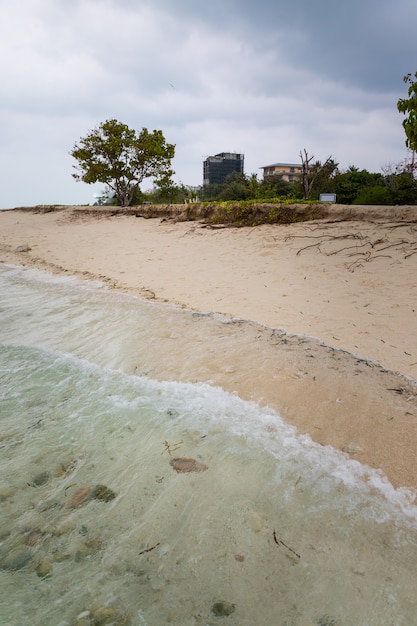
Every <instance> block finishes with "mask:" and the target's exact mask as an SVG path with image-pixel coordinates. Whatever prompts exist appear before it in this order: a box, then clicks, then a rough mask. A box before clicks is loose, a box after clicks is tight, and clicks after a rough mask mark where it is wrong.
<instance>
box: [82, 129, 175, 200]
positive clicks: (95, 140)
mask: <svg viewBox="0 0 417 626" xmlns="http://www.w3.org/2000/svg"><path fill="white" fill-rule="evenodd" d="M70 154H71V156H72V157H74V159H75V160H76V161H78V165H75V166H74V168H75V169H76V170H77V173H76V174H73V177H74V178H75V179H76V180H78V181H83V182H84V183H87V184H91V183H97V182H99V183H104V184H105V185H106V186H107V187H108V188H109V189H111V190H112V191H114V193H115V194H116V197H117V200H118V203H119V205H120V206H129V205H130V203H131V201H132V199H133V197H134V195H135V193H136V192H137V190H138V189H139V185H140V183H141V182H142V181H143V180H144V179H145V178H156V180H157V181H158V180H164V181H165V180H166V179H167V178H170V177H171V176H172V174H173V172H172V170H171V160H172V159H173V158H174V154H175V146H174V145H173V144H168V143H166V141H165V137H164V136H163V134H162V131H161V130H154V131H152V132H149V131H148V130H147V129H146V128H142V130H141V131H140V132H136V131H135V130H132V129H130V128H129V127H128V126H127V125H126V124H122V123H120V122H118V121H117V120H107V121H106V122H103V123H102V124H100V125H99V126H97V128H95V129H94V130H93V131H91V132H90V133H89V134H88V135H86V136H85V137H83V138H81V139H80V141H79V142H78V144H75V145H74V148H73V149H72V151H71V152H70Z"/></svg>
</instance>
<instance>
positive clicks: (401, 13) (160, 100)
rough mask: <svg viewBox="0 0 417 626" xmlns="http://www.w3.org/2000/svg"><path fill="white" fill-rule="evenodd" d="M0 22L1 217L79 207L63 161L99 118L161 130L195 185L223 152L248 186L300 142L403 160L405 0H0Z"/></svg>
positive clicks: (408, 30)
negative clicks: (19, 210)
mask: <svg viewBox="0 0 417 626" xmlns="http://www.w3.org/2000/svg"><path fill="white" fill-rule="evenodd" d="M0 23H1V25H2V34H1V37H0V68H1V69H0V76H1V88H0V180H1V190H0V208H3V209H4V208H12V207H17V206H28V205H34V204H92V203H93V202H94V195H95V194H100V193H101V192H102V191H103V188H104V187H103V185H100V184H95V185H86V184H85V183H82V182H77V181H75V180H74V178H73V177H72V174H73V173H74V172H75V170H74V165H76V162H75V160H74V159H73V158H72V157H71V156H70V154H69V153H70V151H71V150H72V148H73V147H74V145H75V143H77V142H78V141H79V139H80V138H81V137H84V136H85V135H86V134H87V133H88V132H89V131H91V130H93V129H94V128H96V127H97V126H98V125H99V124H100V123H102V122H104V121H105V120H108V119H117V120H118V121H119V122H122V123H124V124H127V125H128V126H129V127H131V128H134V129H136V130H140V129H141V128H147V129H148V130H149V131H152V130H154V129H157V130H162V132H163V134H164V136H165V138H166V140H167V142H168V143H174V144H175V145H176V153H175V158H174V160H173V163H172V165H173V169H174V171H175V175H174V182H175V183H182V184H186V185H193V186H194V185H201V184H202V178H203V161H204V159H205V158H206V157H207V156H210V155H214V154H218V153H220V152H239V153H243V154H244V155H245V172H246V173H247V174H249V175H250V174H252V173H255V174H257V175H258V176H259V177H261V176H262V170H261V169H260V168H262V166H264V165H269V164H272V163H277V162H285V163H299V162H300V151H301V150H304V149H306V150H307V151H308V153H309V155H314V157H315V160H321V161H324V160H325V159H326V158H327V157H329V156H332V157H333V159H334V160H335V161H336V162H337V163H339V167H340V169H342V170H343V169H346V168H348V167H349V166H351V165H354V166H356V167H358V168H359V169H363V168H364V169H367V170H369V171H371V172H381V171H382V169H383V168H386V167H387V166H390V165H395V164H397V163H399V162H400V161H402V160H403V159H404V158H405V157H406V156H407V151H406V148H405V135H404V130H403V127H402V120H403V116H402V115H401V114H399V113H398V111H397V100H398V99H399V98H401V97H406V94H407V90H406V86H405V85H404V83H403V76H404V75H405V74H407V73H408V72H411V73H412V74H414V72H415V71H416V70H417V38H416V36H415V33H416V29H417V2H416V0H396V1H395V2H393V1H392V0H350V1H349V2H347V1H346V0H345V1H343V0H339V1H336V0H297V2H289V1H288V0H258V1H257V2H255V1H254V0H210V1H209V2H208V1H207V0H71V2H69V1H68V0H19V1H18V2H17V1H16V0H0ZM150 187H152V181H150V180H147V181H144V183H143V184H142V189H143V190H146V189H149V188H150Z"/></svg>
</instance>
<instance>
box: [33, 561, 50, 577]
mask: <svg viewBox="0 0 417 626" xmlns="http://www.w3.org/2000/svg"><path fill="white" fill-rule="evenodd" d="M35 571H36V575H37V576H39V578H48V577H49V576H50V575H51V572H52V565H51V563H49V561H40V562H39V563H38V564H37V566H36V570H35Z"/></svg>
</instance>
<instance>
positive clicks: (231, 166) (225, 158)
mask: <svg viewBox="0 0 417 626" xmlns="http://www.w3.org/2000/svg"><path fill="white" fill-rule="evenodd" d="M243 159H244V155H243V154H236V153H234V152H221V153H220V154H216V156H210V157H207V159H206V160H205V161H204V163H203V169H204V173H203V184H204V185H210V184H212V183H216V184H221V183H222V182H223V181H224V179H225V178H226V176H227V175H228V174H231V173H232V172H240V173H241V174H242V173H243Z"/></svg>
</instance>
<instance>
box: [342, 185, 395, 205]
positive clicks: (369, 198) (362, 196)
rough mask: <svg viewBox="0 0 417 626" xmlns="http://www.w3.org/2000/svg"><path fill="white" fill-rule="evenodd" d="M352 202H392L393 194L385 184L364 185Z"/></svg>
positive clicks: (382, 203) (385, 203)
mask: <svg viewBox="0 0 417 626" xmlns="http://www.w3.org/2000/svg"><path fill="white" fill-rule="evenodd" d="M352 204H380V205H387V204H392V194H391V192H390V190H389V189H388V188H387V187H385V186H384V185H375V186H374V187H362V189H360V190H359V191H358V194H357V196H356V198H355V200H354V201H353V202H352Z"/></svg>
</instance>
